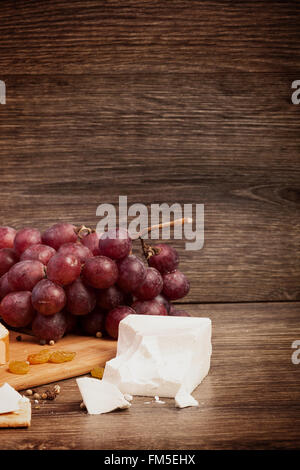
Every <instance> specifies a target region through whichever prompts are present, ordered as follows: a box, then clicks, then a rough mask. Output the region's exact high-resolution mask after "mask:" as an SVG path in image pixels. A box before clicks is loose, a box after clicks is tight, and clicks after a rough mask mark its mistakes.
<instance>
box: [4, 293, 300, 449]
mask: <svg viewBox="0 0 300 470" xmlns="http://www.w3.org/2000/svg"><path fill="white" fill-rule="evenodd" d="M189 311H190V312H191V313H192V314H193V315H197V316H209V317H210V318H211V319H212V323H213V355H212V365H211V370H210V372H209V375H208V376H207V377H206V378H205V379H204V381H203V383H202V384H201V385H200V386H199V387H198V388H197V389H196V391H195V392H194V393H193V395H194V396H195V397H196V398H197V399H198V400H199V403H200V407H199V408H186V409H182V410H178V409H176V408H175V407H174V400H173V399H164V401H165V402H166V403H165V404H164V405H159V404H156V403H152V404H145V402H146V401H149V398H146V397H145V398H144V397H134V400H133V404H132V407H131V408H130V409H129V410H126V411H117V412H113V413H108V414H105V415H101V416H90V415H87V414H86V413H85V412H84V411H82V410H80V409H79V404H80V402H81V397H80V393H79V391H78V388H77V386H76V383H75V380H74V379H69V380H66V381H62V382H60V385H61V394H60V395H59V396H58V397H57V398H56V400H55V401H53V402H48V401H47V402H45V401H41V403H40V404H39V406H40V409H36V408H35V406H36V405H35V404H34V405H33V416H32V425H31V428H30V429H29V430H21V429H19V430H15V431H14V432H13V433H12V432H11V430H0V440H1V449H165V450H166V449H288V448H299V445H300V405H299V403H300V365H294V364H292V362H291V355H292V352H293V351H294V350H293V349H292V348H291V345H292V342H293V341H294V340H297V339H300V326H299V304H298V303H297V302H290V303H285V302H283V303H265V304H256V305H255V304H252V305H248V304H247V305H245V304H234V305H229V304H226V305H213V306H212V305H201V306H199V305H198V306H196V305H193V306H190V307H189ZM45 388H46V387H40V388H39V389H38V391H42V390H44V389H45Z"/></svg>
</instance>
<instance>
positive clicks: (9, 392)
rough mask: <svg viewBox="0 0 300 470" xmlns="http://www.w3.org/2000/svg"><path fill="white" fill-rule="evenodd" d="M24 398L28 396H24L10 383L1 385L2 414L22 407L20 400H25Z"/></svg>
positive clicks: (0, 402) (0, 406) (0, 407)
mask: <svg viewBox="0 0 300 470" xmlns="http://www.w3.org/2000/svg"><path fill="white" fill-rule="evenodd" d="M23 398H25V399H26V397H22V395H20V393H18V392H17V391H16V390H15V389H14V388H13V387H11V386H10V385H9V384H8V383H5V384H4V385H2V387H0V414H2V413H12V412H13V411H18V410H19V409H20V401H23Z"/></svg>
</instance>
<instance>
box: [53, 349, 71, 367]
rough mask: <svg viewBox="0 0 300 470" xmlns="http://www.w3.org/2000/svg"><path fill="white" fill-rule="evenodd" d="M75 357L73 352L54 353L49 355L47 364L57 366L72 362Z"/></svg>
mask: <svg viewBox="0 0 300 470" xmlns="http://www.w3.org/2000/svg"><path fill="white" fill-rule="evenodd" d="M75 356H76V353H75V352H70V351H54V352H53V353H51V356H50V358H49V361H48V362H54V363H56V364H59V363H61V362H68V361H72V359H74V357H75Z"/></svg>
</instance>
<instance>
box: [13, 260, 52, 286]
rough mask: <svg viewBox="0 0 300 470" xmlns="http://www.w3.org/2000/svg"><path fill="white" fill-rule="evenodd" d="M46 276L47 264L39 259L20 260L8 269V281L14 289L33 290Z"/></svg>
mask: <svg viewBox="0 0 300 470" xmlns="http://www.w3.org/2000/svg"><path fill="white" fill-rule="evenodd" d="M44 277H45V266H44V265H43V264H42V263H40V262H39V261H31V260H26V261H19V262H18V263H16V264H14V265H13V266H12V267H11V268H10V270H9V271H8V281H9V284H10V285H11V286H12V288H13V290H14V291H19V290H21V291H24V290H32V289H33V288H34V286H35V285H36V284H37V283H38V282H39V281H40V280H41V279H43V278H44Z"/></svg>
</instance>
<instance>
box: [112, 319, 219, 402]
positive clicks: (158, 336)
mask: <svg viewBox="0 0 300 470" xmlns="http://www.w3.org/2000/svg"><path fill="white" fill-rule="evenodd" d="M211 351H212V347H211V320H210V319H209V318H195V317H173V316H172V317H171V316H156V315H128V316H127V317H126V318H124V319H123V320H122V321H121V322H120V325H119V337H118V344H117V356H116V357H115V358H114V359H112V360H110V361H108V362H107V363H106V366H105V370H104V375H103V381H107V382H110V383H112V384H114V385H116V386H117V387H118V388H119V389H120V391H121V392H122V393H128V394H130V395H141V396H155V395H158V396H160V397H175V396H176V395H178V397H179V398H178V406H179V405H180V407H184V406H195V400H194V399H193V397H191V396H189V394H190V393H191V392H192V391H193V390H194V389H195V388H196V387H197V386H198V385H199V384H200V382H201V381H202V380H203V379H204V377H205V376H206V375H207V373H208V371H209V368H210V356H211Z"/></svg>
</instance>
